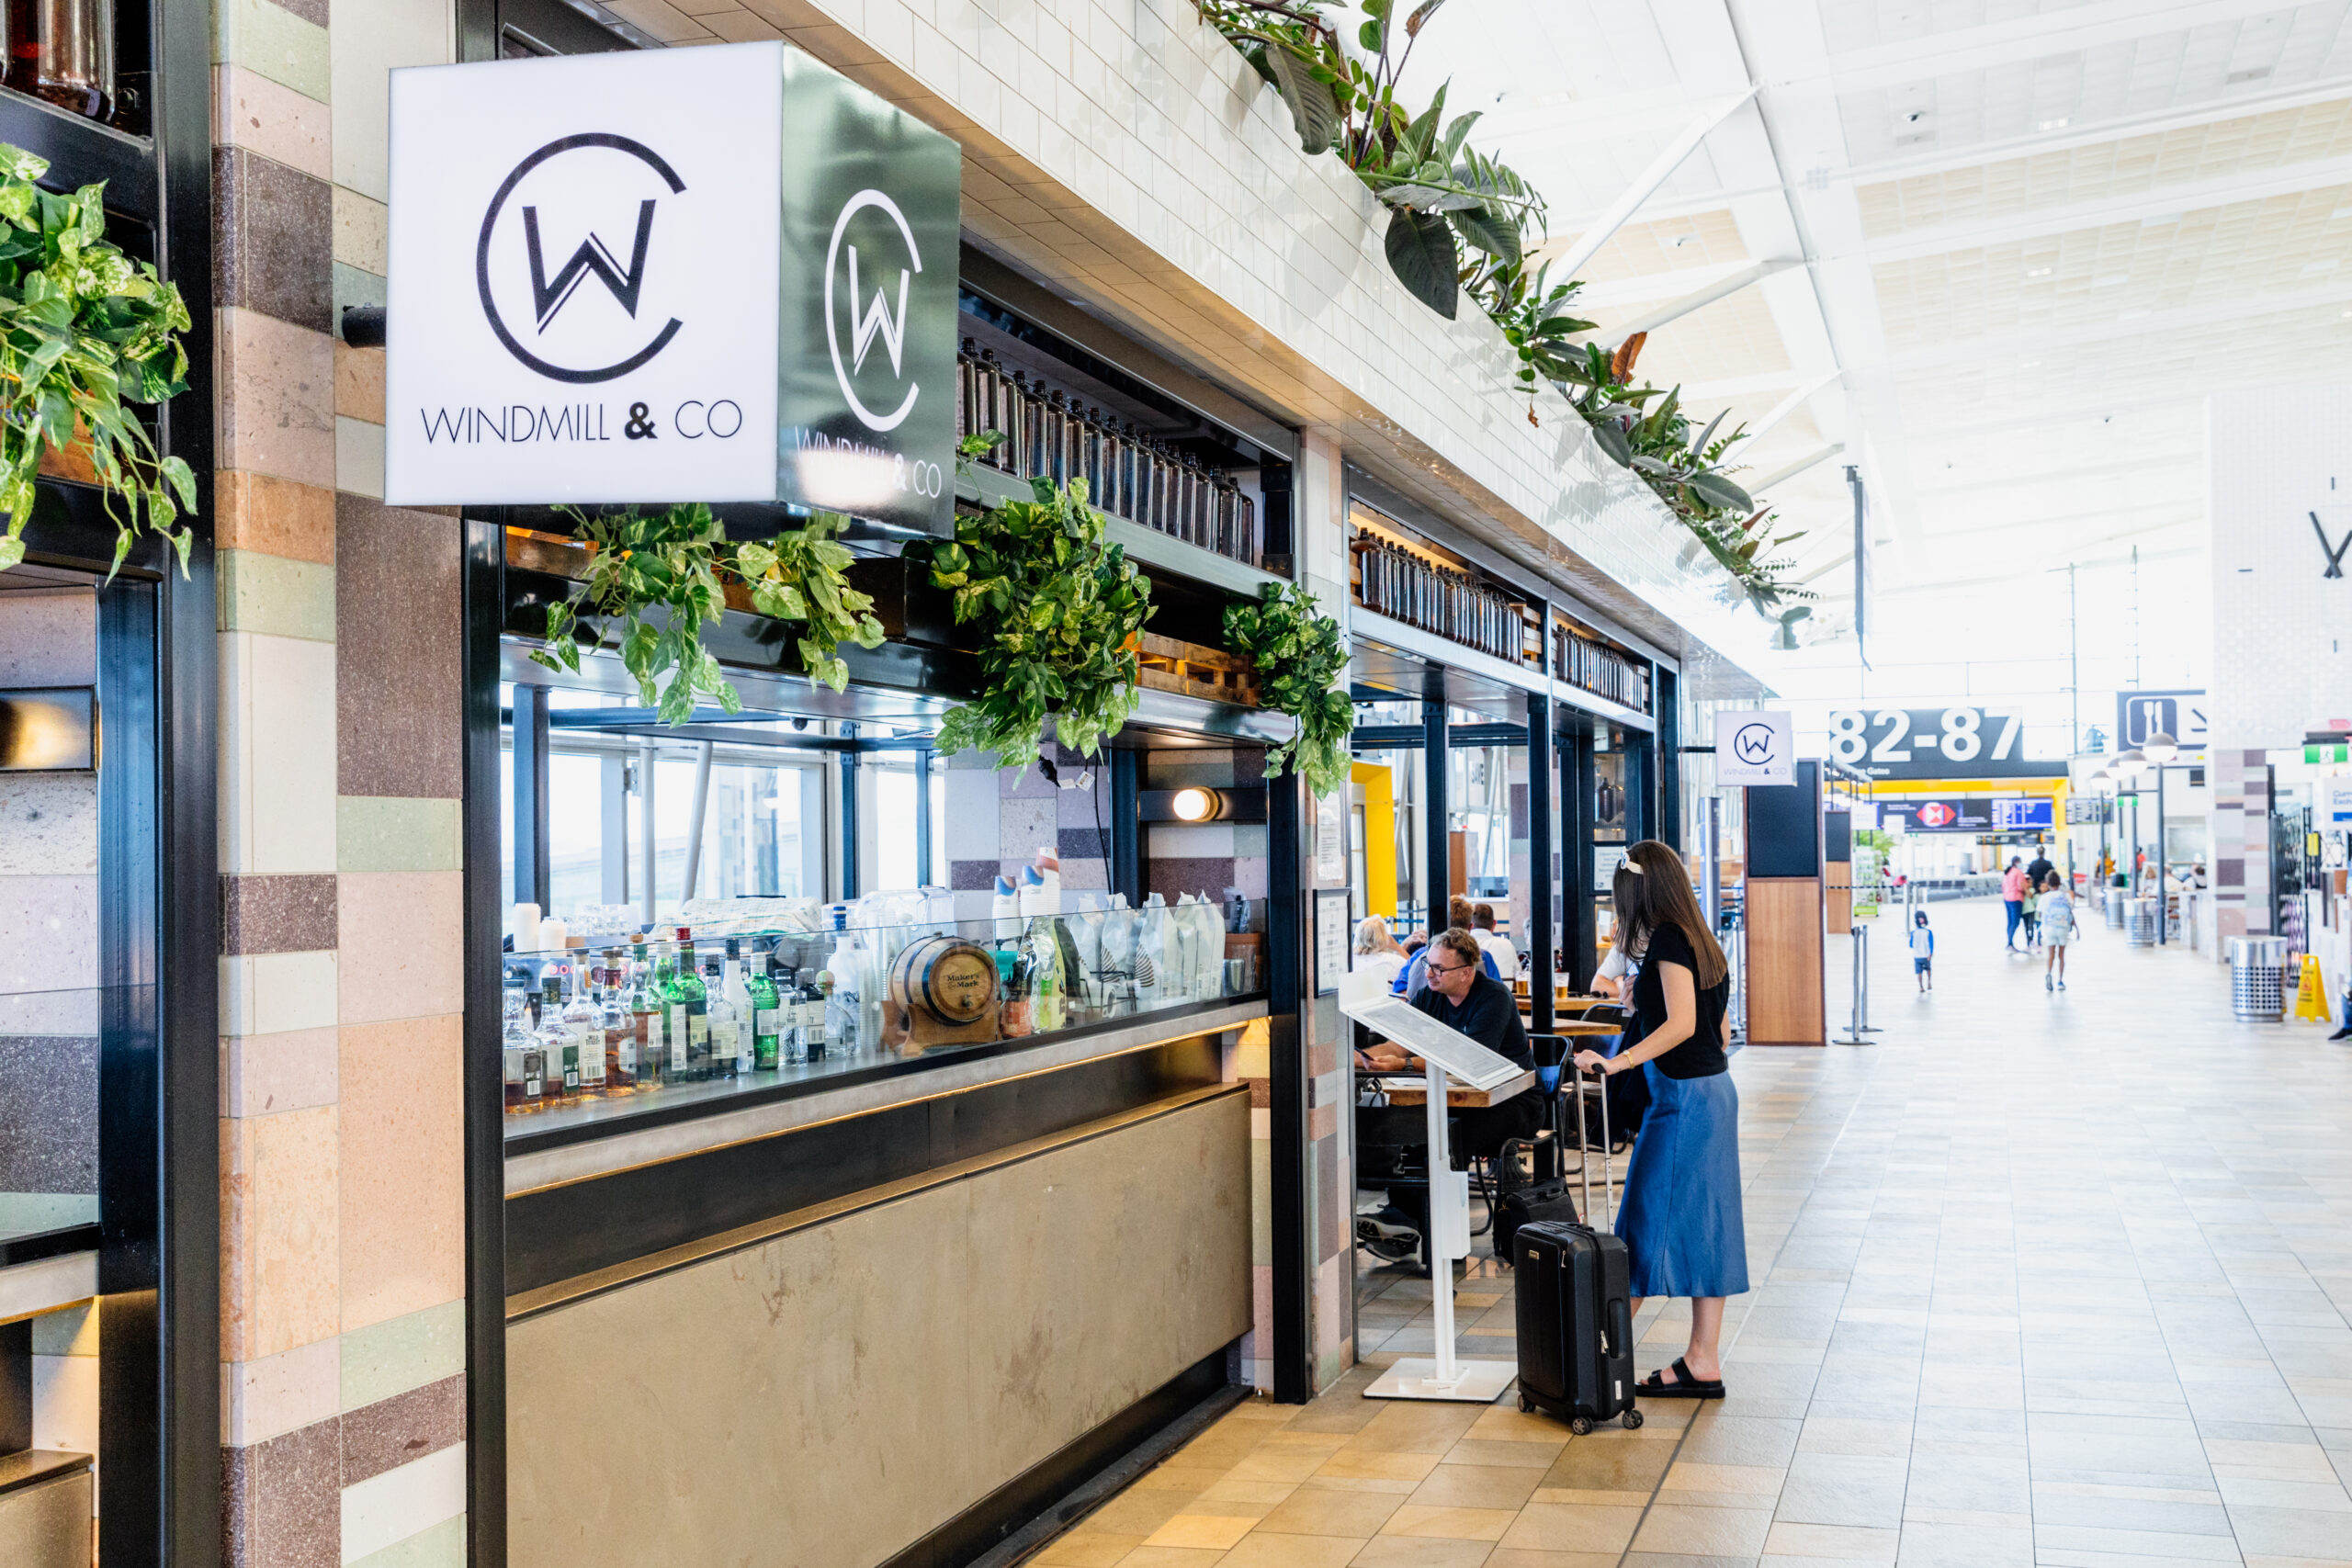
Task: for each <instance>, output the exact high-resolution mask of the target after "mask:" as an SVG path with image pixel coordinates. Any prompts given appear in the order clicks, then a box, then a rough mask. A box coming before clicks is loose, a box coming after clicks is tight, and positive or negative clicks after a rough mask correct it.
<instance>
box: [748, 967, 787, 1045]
mask: <svg viewBox="0 0 2352 1568" xmlns="http://www.w3.org/2000/svg"><path fill="white" fill-rule="evenodd" d="M768 958H769V954H767V953H753V954H752V974H751V977H750V978H749V979H748V980H746V981H745V982H744V988H745V989H746V990H747V991H748V992H749V993H750V994H751V998H752V1066H753V1067H754V1068H755V1069H756V1070H758V1071H760V1072H763V1073H764V1072H771V1071H773V1070H775V1068H776V1067H777V1066H781V1065H782V1064H783V1061H784V1038H783V1031H784V1022H783V1012H782V1009H781V1008H779V1007H778V1005H777V1003H778V1001H779V999H780V998H778V997H777V996H776V994H775V981H774V980H771V979H769V978H768Z"/></svg>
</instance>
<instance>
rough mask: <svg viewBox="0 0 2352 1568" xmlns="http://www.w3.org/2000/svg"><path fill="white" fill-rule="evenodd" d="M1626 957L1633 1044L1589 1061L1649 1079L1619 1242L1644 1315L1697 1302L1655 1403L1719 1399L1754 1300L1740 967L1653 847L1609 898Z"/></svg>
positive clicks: (1637, 854)
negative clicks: (1735, 970) (1734, 1311)
mask: <svg viewBox="0 0 2352 1568" xmlns="http://www.w3.org/2000/svg"><path fill="white" fill-rule="evenodd" d="M1612 891H1613V895H1614V899H1615V903H1616V913H1617V946H1618V947H1619V948H1620V949H1622V950H1623V952H1624V953H1626V955H1627V956H1628V957H1630V958H1631V959H1633V960H1634V962H1635V963H1637V964H1640V965H1641V970H1640V973H1639V974H1638V975H1637V976H1635V978H1634V1003H1633V1005H1634V1023H1633V1027H1632V1028H1631V1029H1629V1030H1628V1031H1626V1034H1625V1038H1626V1039H1628V1040H1629V1041H1631V1042H1633V1043H1632V1044H1630V1045H1628V1046H1626V1047H1625V1048H1624V1049H1623V1050H1621V1051H1619V1052H1618V1053H1617V1055H1614V1056H1604V1055H1600V1053H1599V1052H1598V1051H1579V1052H1577V1058H1576V1059H1577V1066H1580V1067H1583V1068H1585V1069H1586V1070H1588V1071H1597V1072H1601V1073H1623V1072H1631V1071H1633V1070H1634V1069H1636V1068H1638V1069H1640V1071H1641V1072H1642V1073H1643V1074H1644V1075H1645V1077H1647V1078H1648V1080H1649V1091H1650V1105H1649V1110H1648V1111H1647V1112H1646V1113H1645V1115H1644V1116H1643V1118H1642V1130H1641V1132H1640V1133H1639V1134H1636V1136H1635V1137H1634V1157H1633V1160H1632V1162H1631V1164H1630V1165H1629V1166H1628V1167H1627V1168H1626V1171H1625V1193H1624V1199H1623V1202H1621V1203H1620V1204H1619V1205H1618V1209H1617V1234H1618V1235H1620V1236H1623V1238H1624V1241H1625V1250H1626V1252H1627V1254H1628V1255H1629V1261H1630V1262H1631V1264H1632V1266H1633V1280H1632V1290H1633V1294H1634V1311H1635V1312H1639V1311H1641V1309H1642V1301H1641V1298H1643V1297H1645V1296H1689V1297H1691V1345H1690V1348H1688V1349H1686V1350H1685V1351H1684V1352H1683V1353H1682V1354H1681V1355H1679V1356H1678V1357H1676V1358H1675V1360H1674V1365H1673V1366H1671V1367H1669V1368H1667V1369H1665V1370H1663V1371H1654V1372H1652V1373H1650V1375H1649V1376H1648V1377H1646V1378H1645V1379H1643V1380H1642V1382H1641V1383H1640V1384H1639V1385H1638V1392H1639V1393H1640V1394H1641V1395H1642V1397H1644V1398H1645V1399H1721V1398H1722V1397H1723V1396H1724V1370H1723V1363H1722V1361H1721V1360H1720V1359H1718V1355H1717V1350H1718V1346H1719V1342H1720V1340H1721V1338H1722V1337H1723V1325H1724V1297H1726V1296H1736V1295H1738V1294H1740V1293H1741V1292H1745V1291H1746V1290H1747V1223H1746V1221H1745V1220H1744V1219H1743V1217H1742V1215H1741V1213H1740V1199H1739V1090H1738V1089H1736V1088H1735V1087H1734V1086H1733V1084H1732V1081H1731V1073H1730V1066H1731V1060H1730V1058H1729V1057H1728V1056H1727V1055H1725V1054H1724V1002H1725V1001H1726V1000H1727V999H1728V998H1729V997H1730V994H1731V965H1730V964H1728V963H1727V962H1726V961H1725V960H1724V950H1723V948H1722V947H1721V946H1719V945H1718V944H1717V943H1716V942H1715V935H1714V932H1713V931H1709V930H1708V929H1707V920H1706V917H1705V916H1704V915H1702V914H1701V913H1700V912H1699V901H1698V899H1697V898H1696V897H1693V896H1692V894H1691V874H1690V872H1689V871H1687V870H1685V869H1684V867H1683V864H1682V858H1681V857H1680V856H1679V855H1678V854H1676V853H1675V852H1673V851H1672V850H1670V849H1668V848H1667V847H1666V846H1665V845H1664V844H1661V843H1659V842H1657V840H1654V839H1645V840H1642V841H1641V842H1640V843H1638V844H1635V845H1634V846H1633V847H1632V848H1631V849H1629V850H1627V851H1626V852H1625V862H1624V863H1623V865H1621V866H1619V867H1618V868H1617V880H1616V885H1615V886H1614V888H1613V890H1612Z"/></svg>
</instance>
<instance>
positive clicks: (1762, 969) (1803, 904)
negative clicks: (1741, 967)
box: [1747, 876, 1829, 1045]
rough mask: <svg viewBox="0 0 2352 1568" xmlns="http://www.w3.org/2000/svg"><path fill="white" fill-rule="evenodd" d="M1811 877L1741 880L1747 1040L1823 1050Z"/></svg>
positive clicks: (1818, 918) (1817, 884)
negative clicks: (1744, 914) (1744, 911)
mask: <svg viewBox="0 0 2352 1568" xmlns="http://www.w3.org/2000/svg"><path fill="white" fill-rule="evenodd" d="M1822 914H1823V909H1822V886H1821V878H1819V877H1817V876H1751V877H1749V878H1748V879H1747V1040H1748V1043H1749V1044H1751V1045H1826V1044H1827V1043H1829V1027H1828V1013H1827V1011H1826V1009H1825V1007H1824V996H1823V989H1824V981H1823V975H1822V942H1821V932H1822Z"/></svg>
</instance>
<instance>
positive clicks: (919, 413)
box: [384, 43, 963, 534]
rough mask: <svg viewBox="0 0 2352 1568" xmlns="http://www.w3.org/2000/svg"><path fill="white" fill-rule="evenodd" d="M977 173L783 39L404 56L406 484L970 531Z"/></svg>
mask: <svg viewBox="0 0 2352 1568" xmlns="http://www.w3.org/2000/svg"><path fill="white" fill-rule="evenodd" d="M962 177H963V155H962V152H961V150H960V149H959V148H958V147H957V146H956V143H955V142H954V141H950V140H949V139H948V138H946V137H944V136H942V135H940V134H939V133H938V132H937V131H935V130H931V129H930V128H929V127H927V126H925V125H923V124H922V122H920V121H918V120H916V119H914V118H911V117H910V116H908V115H907V114H905V113H903V112H902V111H900V110H899V109H897V108H895V107H892V106H891V105H889V104H888V103H887V102H885V101H884V100H883V99H881V98H879V97H876V96H875V95H873V94H872V93H869V92H867V91H865V89H864V88H862V87H859V86H857V85H854V84H853V83H851V82H850V81H848V80H847V79H846V78H844V77H842V76H841V75H839V74H837V73H834V72H832V71H831V70H829V69H827V68H826V67H825V66H823V65H820V64H819V63H818V62H816V61H814V60H812V59H810V58H809V56H808V55H806V54H803V53H801V52H800V51H797V50H796V49H793V48H791V47H790V46H789V45H786V44H783V43H749V44H731V45H715V46H712V47H709V48H705V49H696V50H648V51H634V52H625V53H613V54H591V55H572V56H563V57H558V58H551V59H536V60H512V61H496V62H487V63H482V64H476V65H448V66H425V67H418V68H414V69H411V70H403V71H395V72H394V73H392V85H391V198H392V199H391V236H390V268H391V278H390V299H389V302H388V308H387V310H386V318H387V320H386V325H387V339H388V341H387V344H386V347H387V351H388V352H387V366H386V378H385V391H386V397H385V421H386V423H385V474H384V481H385V499H386V500H387V501H389V502H393V503H394V504H401V505H465V504H481V505H495V504H501V503H521V504H544V503H557V502H574V503H581V504H591V505H593V504H595V503H600V502H607V503H626V502H638V503H660V502H672V501H707V502H729V501H734V502H746V501H756V502H790V503H795V504H798V505H803V506H809V507H814V508H820V509H825V510H831V511H841V512H848V513H854V514H855V515H857V516H861V517H867V518H872V519H875V520H876V521H879V522H885V523H891V524H896V525H900V526H904V527H911V528H916V529H920V530H922V531H924V532H929V533H933V534H945V533H947V532H949V531H950V530H951V529H952V527H953V517H954V505H955V502H954V475H955V471H956V464H955V443H956V396H955V376H956V238H957V222H958V205H959V201H960V197H961V189H962Z"/></svg>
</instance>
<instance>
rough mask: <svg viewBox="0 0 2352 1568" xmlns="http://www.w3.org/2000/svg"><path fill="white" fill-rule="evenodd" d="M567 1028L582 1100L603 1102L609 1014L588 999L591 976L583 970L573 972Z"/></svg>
mask: <svg viewBox="0 0 2352 1568" xmlns="http://www.w3.org/2000/svg"><path fill="white" fill-rule="evenodd" d="M582 956H585V955H584V954H583V955H582ZM563 1027H564V1030H565V1032H568V1033H569V1034H570V1035H571V1043H572V1060H573V1062H574V1063H575V1064H576V1065H577V1068H578V1071H579V1074H580V1098H582V1099H583V1100H601V1099H603V1098H604V1094H605V1010H604V1009H602V1008H600V1007H598V1006H597V1005H596V1004H595V1003H594V1002H592V1001H590V1000H589V999H588V980H587V975H586V973H585V971H584V970H583V969H581V968H575V969H573V970H572V972H571V1001H570V1002H568V1003H566V1004H565V1006H564V1010H563Z"/></svg>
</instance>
